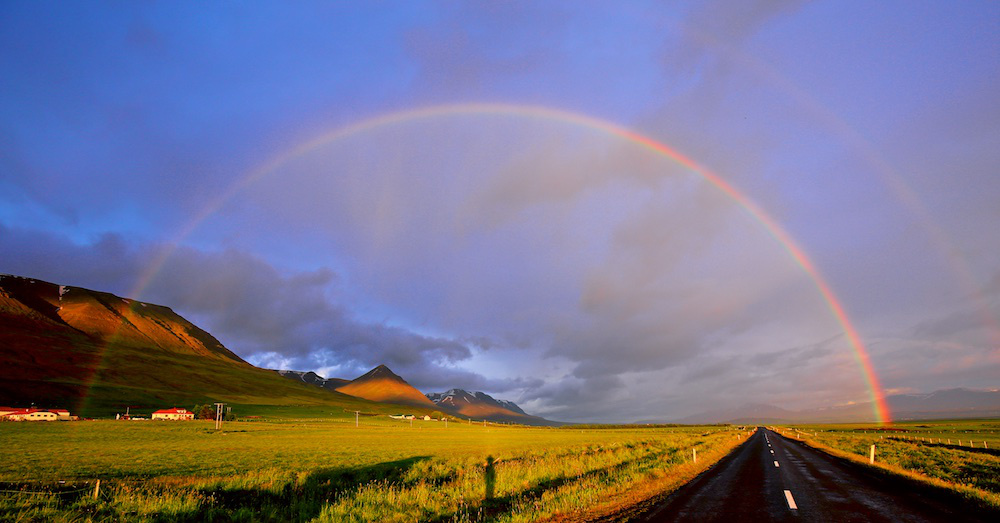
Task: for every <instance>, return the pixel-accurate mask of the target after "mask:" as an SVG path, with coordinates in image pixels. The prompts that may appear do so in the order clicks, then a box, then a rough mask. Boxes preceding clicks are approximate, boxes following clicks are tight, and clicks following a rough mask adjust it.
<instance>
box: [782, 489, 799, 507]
mask: <svg viewBox="0 0 1000 523" xmlns="http://www.w3.org/2000/svg"><path fill="white" fill-rule="evenodd" d="M785 501H787V502H788V508H790V509H792V510H798V509H799V507H797V506H796V505H795V498H793V497H792V491H791V490H786V491H785Z"/></svg>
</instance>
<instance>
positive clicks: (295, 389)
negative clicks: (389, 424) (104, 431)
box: [0, 275, 431, 417]
mask: <svg viewBox="0 0 1000 523" xmlns="http://www.w3.org/2000/svg"><path fill="white" fill-rule="evenodd" d="M216 401H221V402H226V403H229V404H235V405H242V406H247V407H244V409H243V411H242V412H241V411H239V410H237V412H241V413H244V412H267V413H272V414H273V413H275V412H281V411H282V409H280V408H278V407H282V406H287V407H293V406H294V407H295V409H290V410H289V411H290V412H324V413H333V414H343V415H347V413H348V412H350V413H351V414H350V415H351V416H353V411H355V410H359V411H362V412H367V413H392V412H398V411H400V409H401V407H400V406H398V405H388V404H383V403H376V402H372V401H367V400H364V399H361V398H357V397H353V396H348V395H346V394H342V393H339V392H335V391H330V390H326V389H321V388H317V387H314V386H311V385H307V384H305V383H297V382H295V381H292V380H288V379H285V378H282V377H281V376H279V375H278V374H276V373H274V372H273V371H269V370H265V369H259V368H257V367H254V366H253V365H250V364H249V363H247V362H246V361H244V360H242V359H241V358H240V357H239V356H237V355H236V354H234V353H233V352H232V351H230V350H229V349H227V348H226V347H225V346H223V345H222V343H220V342H219V341H218V340H217V339H215V338H214V337H213V336H212V335H211V334H209V333H208V332H205V331H204V330H202V329H200V328H198V327H197V326H196V325H194V324H192V323H191V322H189V321H187V320H186V319H184V318H183V317H181V316H180V315H178V314H177V313H175V312H174V311H173V310H171V309H170V308H169V307H164V306H160V305H155V304H151V303H144V302H139V301H135V300H130V299H125V298H121V297H118V296H115V295H113V294H109V293H105V292H97V291H92V290H88V289H83V288H80V287H65V286H60V285H56V284H53V283H48V282H44V281H41V280H33V279H29V278H22V277H17V276H9V275H0V405H10V406H27V405H31V404H35V405H37V406H39V407H47V408H55V407H62V408H68V409H70V410H71V411H72V413H73V414H78V415H80V416H84V417H100V416H113V415H114V414H115V413H117V412H123V411H124V409H125V407H131V408H132V411H133V412H138V413H140V414H142V413H148V412H150V411H152V410H156V409H160V408H164V407H172V406H187V407H189V408H190V407H191V406H193V405H195V404H202V403H211V402H216ZM250 405H254V406H255V407H248V406H250ZM302 407H314V408H306V409H305V410H304V411H303V410H302ZM405 409H406V410H407V411H413V412H417V411H419V412H421V413H423V410H427V411H428V412H429V411H430V410H431V409H417V410H415V409H414V408H413V407H406V408H405ZM324 415H328V414H324Z"/></svg>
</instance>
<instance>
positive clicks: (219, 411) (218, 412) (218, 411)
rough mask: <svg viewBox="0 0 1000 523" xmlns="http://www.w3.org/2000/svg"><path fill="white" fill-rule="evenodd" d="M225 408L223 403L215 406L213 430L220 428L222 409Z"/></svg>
mask: <svg viewBox="0 0 1000 523" xmlns="http://www.w3.org/2000/svg"><path fill="white" fill-rule="evenodd" d="M224 406H226V404H225V403H216V404H215V430H219V429H221V428H222V407H224Z"/></svg>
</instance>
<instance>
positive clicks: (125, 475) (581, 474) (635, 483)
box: [0, 409, 745, 522]
mask: <svg viewBox="0 0 1000 523" xmlns="http://www.w3.org/2000/svg"><path fill="white" fill-rule="evenodd" d="M302 414H303V415H308V414H313V415H315V413H313V412H311V409H309V410H308V411H305V412H303V413H302ZM361 421H362V424H361V426H360V427H355V426H354V419H353V417H351V418H345V417H344V416H343V415H342V414H340V415H337V416H331V417H329V418H312V419H308V418H303V419H300V420H298V421H295V420H289V419H285V420H281V421H258V422H233V423H227V424H226V425H225V426H224V428H223V430H222V431H218V432H217V431H215V430H214V426H213V424H212V422H203V421H193V422H152V421H144V422H135V421H133V422H115V421H90V422H60V423H6V424H0V440H2V441H3V442H4V447H5V448H4V450H5V452H4V454H5V456H7V459H5V460H3V462H2V463H0V482H3V484H4V486H3V487H2V490H4V491H5V492H3V493H2V494H0V520H5V521H7V520H13V521H19V520H20V521H33V520H54V521H87V520H93V521H104V520H107V521H119V520H123V519H124V520H130V521H132V520H137V521H157V520H171V521H174V520H186V521H289V520H291V521H512V522H513V521H539V520H546V519H552V518H557V519H560V520H564V521H573V520H586V519H590V518H593V517H597V516H601V515H606V514H611V513H617V512H620V511H622V510H627V509H628V507H632V506H635V504H637V503H640V502H642V501H643V500H646V499H649V498H651V497H653V496H656V495H658V494H660V493H663V492H665V491H667V490H670V489H673V488H675V487H677V486H679V485H681V484H683V483H684V482H686V481H687V480H689V479H690V478H691V477H693V476H694V475H696V474H697V473H698V472H700V471H701V470H703V469H704V468H706V467H707V466H708V465H709V464H711V463H713V462H715V461H717V460H718V459H719V458H721V457H722V456H724V455H725V454H726V453H727V452H729V451H730V450H731V449H732V448H733V447H734V446H736V445H737V444H738V443H739V442H740V441H745V433H743V432H741V431H739V430H737V429H735V428H731V427H669V428H664V427H659V428H587V429H580V428H559V429H555V428H527V427H515V426H498V425H488V426H483V425H482V423H479V424H469V423H467V422H464V423H463V422H450V423H448V425H447V426H446V425H445V424H444V423H442V422H423V421H414V422H413V424H412V426H411V425H410V423H409V422H402V421H394V420H389V419H388V418H386V417H384V416H382V417H371V416H370V417H367V418H366V417H362V418H361ZM738 434H743V435H744V437H742V438H737V435H738ZM692 449H697V451H698V458H699V459H698V462H697V464H695V463H692V459H691V458H692ZM491 458H492V465H490V464H489V460H490V459H491ZM97 479H100V480H101V481H102V486H101V490H100V495H99V496H98V498H97V499H96V500H95V499H92V492H93V486H94V481H95V480H97ZM59 481H65V483H62V484H61V483H59ZM18 492H21V493H18Z"/></svg>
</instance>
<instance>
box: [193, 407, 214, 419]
mask: <svg viewBox="0 0 1000 523" xmlns="http://www.w3.org/2000/svg"><path fill="white" fill-rule="evenodd" d="M191 412H194V417H195V419H215V406H214V405H195V406H194V409H193V410H192V411H191Z"/></svg>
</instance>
